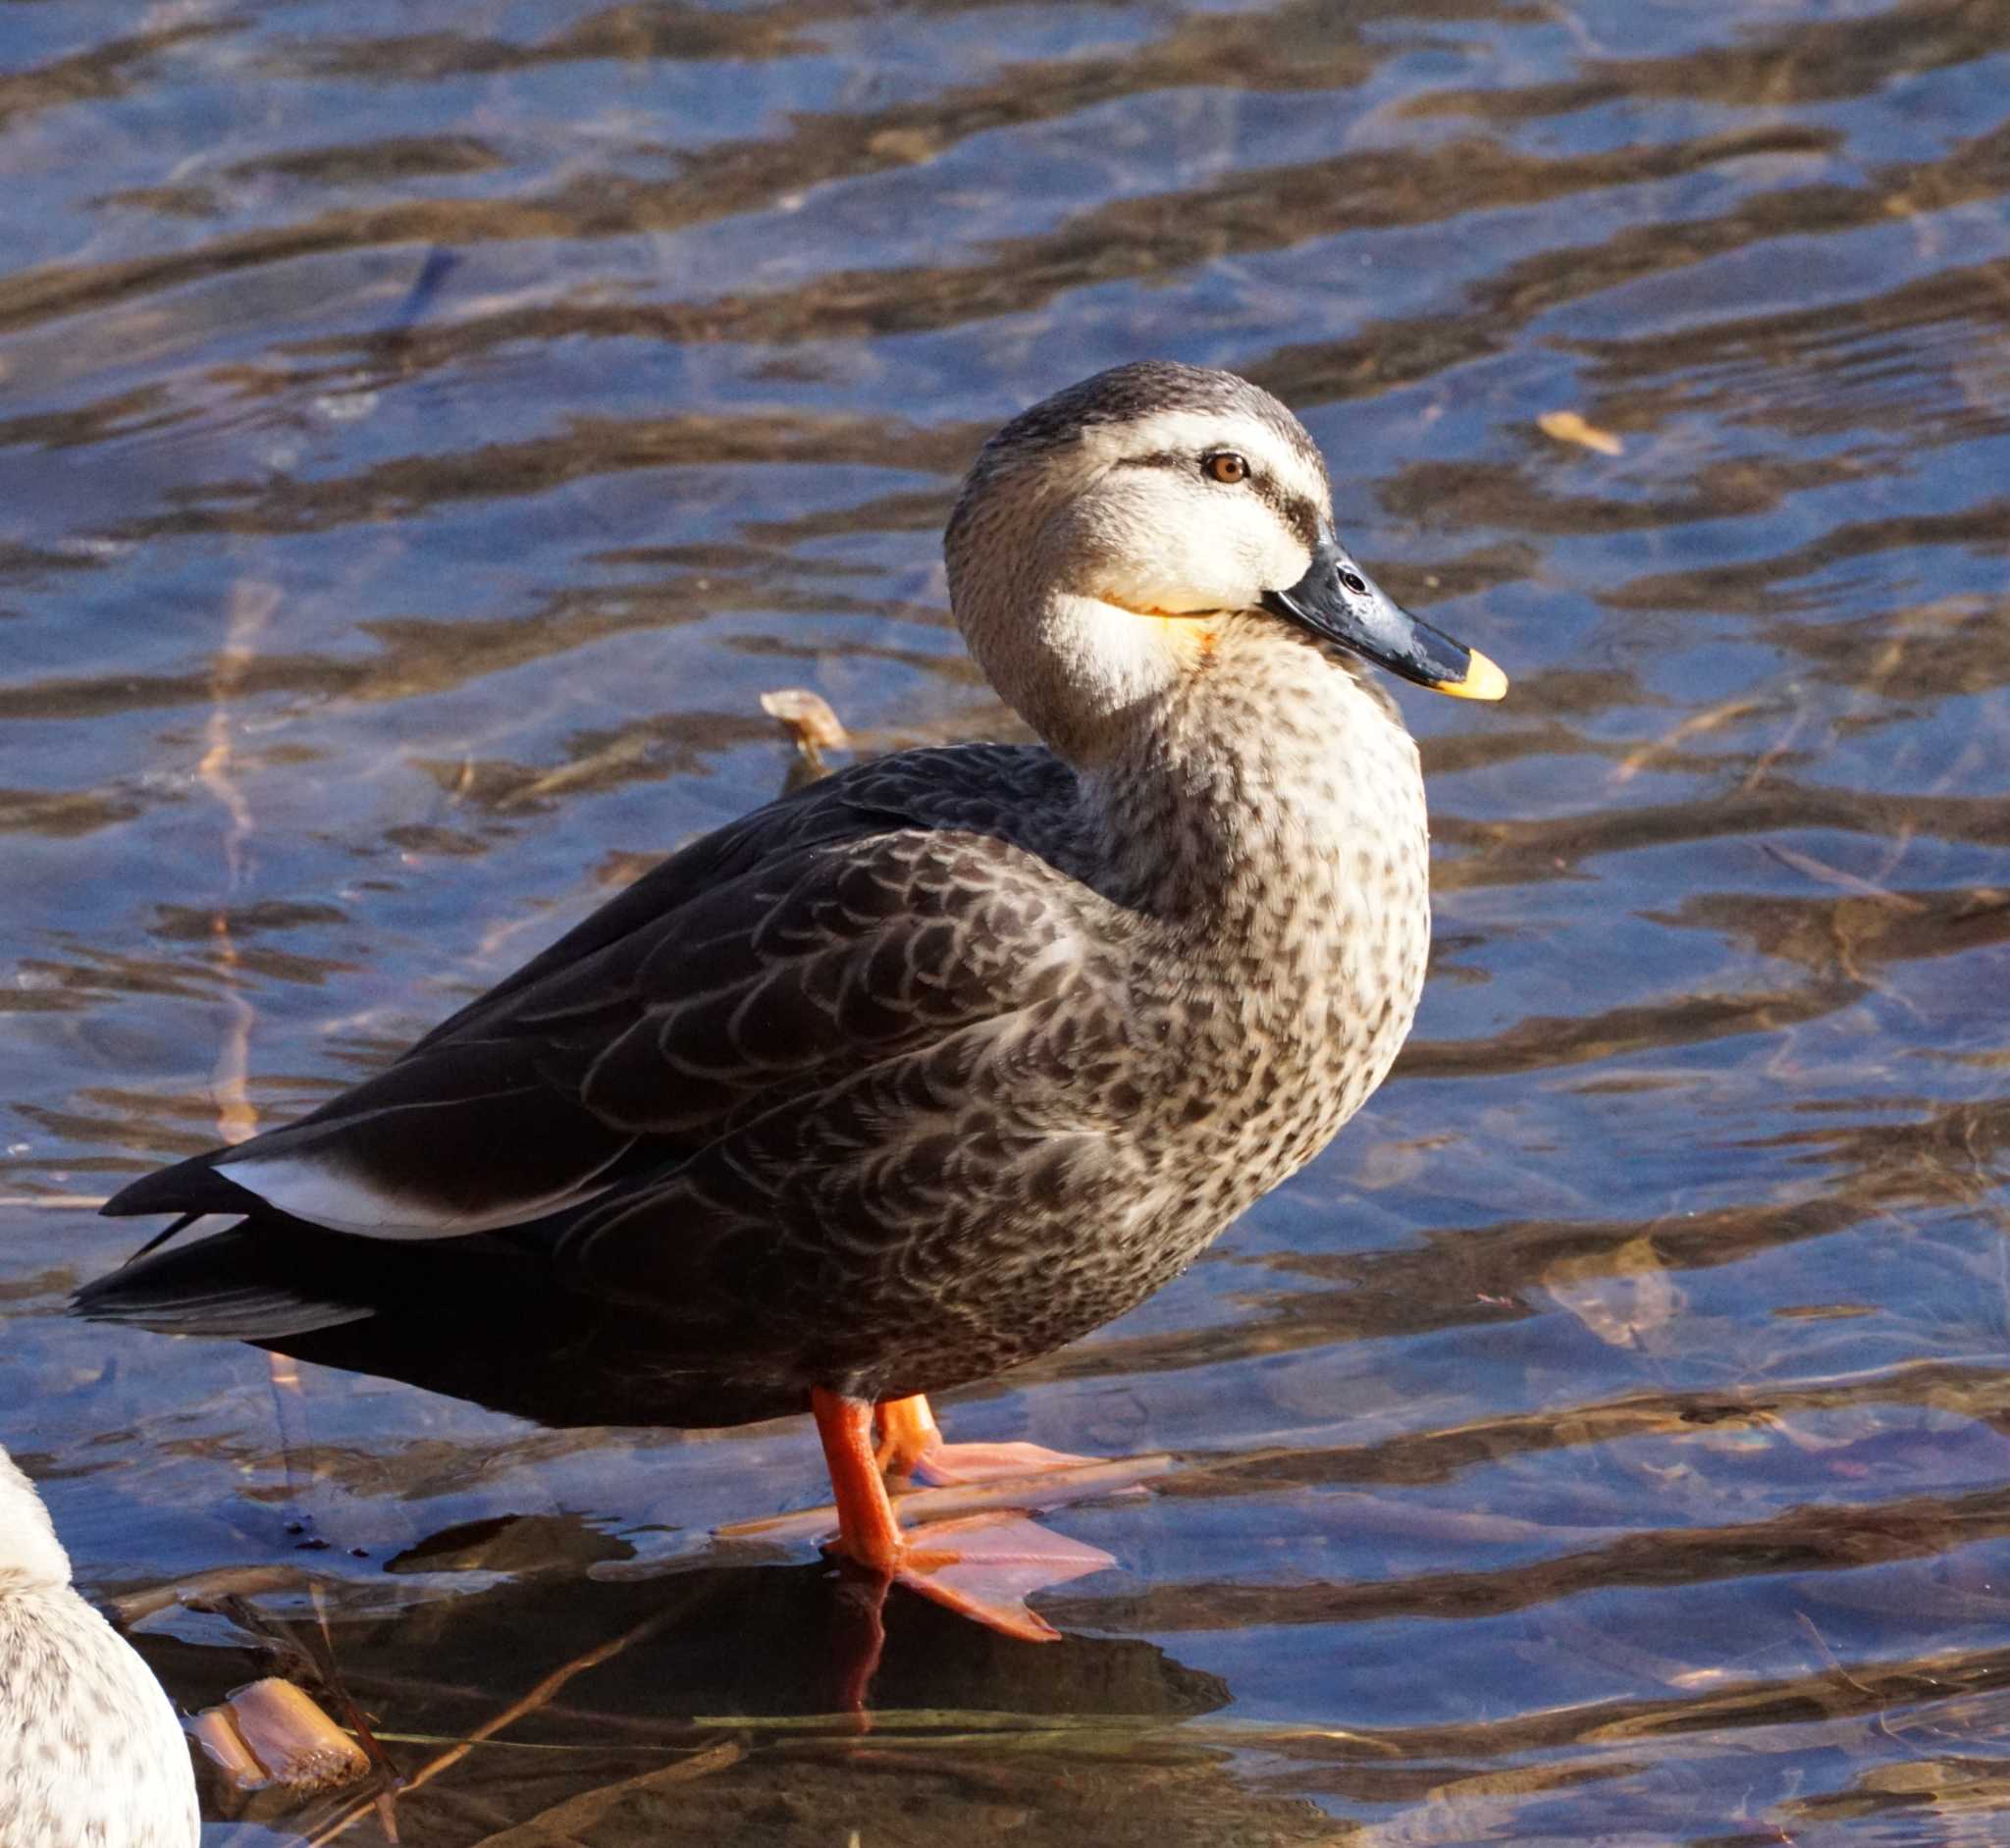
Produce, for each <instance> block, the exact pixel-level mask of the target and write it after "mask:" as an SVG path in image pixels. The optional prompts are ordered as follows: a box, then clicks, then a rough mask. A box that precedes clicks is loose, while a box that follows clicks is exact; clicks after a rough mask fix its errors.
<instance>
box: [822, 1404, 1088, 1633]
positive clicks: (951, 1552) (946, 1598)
mask: <svg viewBox="0 0 2010 1848" xmlns="http://www.w3.org/2000/svg"><path fill="white" fill-rule="evenodd" d="M890 1403H891V1404H892V1406H893V1407H895V1409H894V1410H893V1413H892V1416H891V1418H890V1419H889V1420H887V1424H886V1429H887V1443H888V1446H889V1447H890V1448H891V1450H892V1451H893V1452H894V1453H896V1454H900V1453H904V1452H903V1449H902V1447H903V1443H904V1441H912V1439H913V1437H914V1435H915V1434H916V1433H918V1432H920V1431H921V1430H923V1429H924V1428H926V1430H927V1431H928V1432H934V1430H935V1421H934V1419H933V1418H931V1417H929V1415H928V1408H927V1401H926V1399H919V1398H917V1399H895V1400H892V1401H890ZM810 1409H811V1411H812V1412H813V1413H814V1414H815V1416H816V1419H817V1435H818V1437H819V1438H820V1439H821V1440H822V1442H823V1460H824V1462H825V1464H826V1465H827V1466H828V1468H829V1470H830V1487H831V1492H832V1500H833V1501H834V1502H835V1503H836V1505H837V1538H836V1540H835V1541H834V1542H833V1543H831V1546H832V1551H833V1552H836V1553H840V1554H842V1555H843V1556H844V1557H845V1558H848V1559H850V1560H851V1561H852V1562H853V1563H854V1564H855V1565H857V1566H859V1567H861V1568H862V1569H863V1570H865V1571H868V1572H871V1573H873V1575H874V1576H875V1577H877V1578H879V1579H881V1580H882V1581H883V1580H886V1579H890V1578H897V1579H898V1580H899V1581H900V1582H901V1583H902V1584H903V1585H905V1586H907V1587H908V1588H909V1589H910V1590H913V1591H917V1592H920V1593H921V1595H922V1596H923V1597H924V1598H929V1599H932V1600H934V1602H935V1603H936V1604H939V1605H946V1606H947V1607H948V1608H949V1609H950V1610H955V1611H958V1612H960V1613H961V1614H962V1615H964V1616H967V1617H972V1618H975V1619H976V1620H977V1621H978V1622H979V1623H982V1624H984V1625H986V1626H987V1627H988V1628H990V1629H994V1630H997V1631H999V1632H1001V1633H1002V1634H1004V1635H1006V1636H1013V1637H1018V1638H1020V1639H1021V1640H1022V1641H1025V1642H1030V1643H1044V1642H1051V1641H1052V1640H1053V1639H1054V1638H1055V1636H1056V1635H1057V1634H1058V1632H1057V1631H1056V1630H1055V1629H1054V1627H1053V1626H1052V1625H1051V1624H1049V1623H1048V1622H1046V1621H1045V1620H1044V1619H1043V1618H1040V1617H1037V1616H1035V1615H1034V1614H1033V1613H1032V1612H1031V1610H1028V1609H1027V1608H1026V1603H1025V1599H1026V1594H1027V1593H1028V1592H1030V1591H1033V1590H1037V1589H1039V1588H1040V1587H1043V1586H1047V1585H1064V1584H1066V1583H1067V1582H1068V1581H1069V1580H1070V1579H1074V1578H1080V1577H1081V1576H1082V1575H1083V1574H1084V1572H1095V1571H1100V1570H1101V1569H1102V1568H1103V1567H1104V1566H1106V1565H1108V1564H1110V1563H1111V1559H1110V1556H1109V1555H1108V1554H1107V1553H1104V1552H1103V1551H1102V1550H1101V1549H1100V1548H1099V1547H1089V1546H1084V1545H1083V1544H1082V1543H1081V1542H1080V1541H1075V1540H1068V1539H1065V1538H1064V1537H1063V1536H1061V1535H1059V1534H1052V1533H1048V1532H1047V1531H1046V1530H1045V1529H1044V1528H1041V1527H1039V1526H1036V1525H1035V1524H1034V1523H1033V1522H1031V1521H1030V1520H1028V1519H1026V1518H1025V1516H1023V1515H1021V1514H1018V1513H1016V1512H1009V1511H1001V1512H998V1513H987V1514H975V1515H966V1516H964V1517H962V1518H961V1519H958V1520H947V1521H937V1522H935V1523H933V1524H932V1525H930V1526H927V1527H924V1528H922V1529H920V1530H919V1532H918V1534H917V1535H916V1537H915V1540H919V1541H920V1543H921V1544H919V1545H917V1544H915V1540H911V1539H910V1538H909V1537H908V1536H907V1535H905V1534H903V1533H902V1532H901V1530H900V1523H899V1521H898V1520H896V1519H895V1518H894V1513H893V1503H892V1501H891V1500H890V1499H889V1498H888V1496H887V1494H886V1484H885V1481H884V1480H883V1479H882V1478H881V1476H880V1474H879V1459H878V1456H877V1455H876V1454H875V1453H874V1452H873V1403H872V1401H871V1400H870V1399H847V1398H846V1397H845V1396H844V1395H843V1394H841V1393H833V1392H830V1391H828V1390H826V1389H825V1388H823V1387H815V1388H813V1389H812V1390H811V1393H810ZM880 1409H881V1412H882V1416H883V1414H884V1412H885V1409H886V1408H885V1407H881V1408H880ZM924 1421H926V1425H924ZM935 1436H936V1439H937V1442H936V1444H935V1446H934V1447H933V1449H934V1450H935V1451H936V1452H939V1451H941V1450H943V1449H946V1448H948V1447H947V1446H944V1445H942V1444H941V1443H940V1434H939V1433H935Z"/></svg>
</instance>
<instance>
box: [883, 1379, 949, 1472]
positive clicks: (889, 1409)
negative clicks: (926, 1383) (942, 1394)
mask: <svg viewBox="0 0 2010 1848" xmlns="http://www.w3.org/2000/svg"><path fill="white" fill-rule="evenodd" d="M941 1448H942V1427H941V1426H940V1425H938V1424H937V1423H936V1422H935V1414H934V1413H933V1412H932V1411H930V1410H929V1409H928V1399H927V1395H926V1394H925V1393H916V1394H915V1395H914V1396H913V1397H912V1398H910V1399H881V1400H880V1401H879V1451H878V1463H879V1467H880V1468H881V1469H884V1470H888V1471H890V1472H891V1473H892V1474H894V1475H896V1476H912V1475H913V1474H914V1473H915V1468H916V1466H917V1465H918V1464H919V1463H921V1462H922V1461H923V1460H924V1459H925V1458H926V1456H927V1454H928V1452H930V1451H936V1450H940V1449H941Z"/></svg>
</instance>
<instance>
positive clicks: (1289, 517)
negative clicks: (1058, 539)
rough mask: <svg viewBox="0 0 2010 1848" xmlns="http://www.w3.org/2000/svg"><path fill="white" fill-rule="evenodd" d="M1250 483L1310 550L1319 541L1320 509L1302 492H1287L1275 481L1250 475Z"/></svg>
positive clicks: (1306, 548)
mask: <svg viewBox="0 0 2010 1848" xmlns="http://www.w3.org/2000/svg"><path fill="white" fill-rule="evenodd" d="M1249 485H1250V486H1251V487H1252V488H1254V489H1255V490H1256V492H1257V493H1258V494H1260V495H1261V496H1262V497H1263V499H1264V502H1265V503H1266V504H1267V505H1268V506H1269V507H1270V509H1271V511H1272V512H1274V513H1275V514H1276V515H1277V517H1278V518H1279V519H1281V520H1282V521H1284V523H1285V524H1286V525H1287V526H1289V527H1290V528H1291V529H1292V531H1293V532H1294V533H1296V535H1297V536H1298V538H1299V539H1301V540H1302V541H1303V542H1304V546H1305V550H1306V551H1307V552H1310V551H1311V550H1312V549H1313V547H1315V546H1316V545H1318V543H1319V509H1318V508H1317V507H1315V506H1314V505H1313V504H1312V503H1311V502H1309V501H1307V500H1306V499H1305V497H1304V496H1303V495H1301V494H1286V493H1285V492H1284V490H1283V489H1281V488H1279V487H1278V485H1277V484H1276V483H1275V482H1274V481H1269V480H1266V479H1265V478H1263V477H1262V476H1258V475H1252V476H1250V477H1249Z"/></svg>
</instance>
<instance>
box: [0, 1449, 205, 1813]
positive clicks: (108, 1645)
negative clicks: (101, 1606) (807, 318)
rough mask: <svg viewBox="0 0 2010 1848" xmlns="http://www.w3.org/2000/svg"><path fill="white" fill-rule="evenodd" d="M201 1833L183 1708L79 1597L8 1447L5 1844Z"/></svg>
mask: <svg viewBox="0 0 2010 1848" xmlns="http://www.w3.org/2000/svg"><path fill="white" fill-rule="evenodd" d="M201 1835H202V1824H201V1821H200V1818H199V1817H198V1815H197V1812H196V1802H195V1773H194V1768H193V1765H192V1763H191V1761H190V1759H189V1756H188V1744H187V1740H186V1739H185V1737H184V1735H183V1732H182V1726H181V1722H180V1721H179V1720H178V1719H177V1718H176V1717H175V1710H174V1709H173V1708H172V1707H171V1706H169V1704H168V1697H167V1695H166V1694H165V1693H163V1692H162V1690H161V1684H160V1683H159V1682H158V1681H156V1680H155V1679H154V1678H153V1673H152V1671H151V1670H150V1669H149V1668H148V1667H147V1665H146V1663H143V1662H142V1661H140V1659H139V1655H138V1652H137V1651H135V1650H134V1649H133V1647H132V1644H131V1643H129V1642H127V1641H126V1639H125V1638H124V1637H122V1636H121V1635H120V1634H119V1633H118V1632H117V1631H116V1630H114V1629H113V1628H112V1626H111V1625H110V1624H109V1623H107V1622H106V1621H105V1619H104V1618H103V1617H102V1616H100V1615H99V1614H98V1613H97V1611H95V1610H92V1609H91V1607H90V1606H89V1605H88V1604H86V1603H85V1602H84V1600H83V1599H82V1598H81V1597H80V1596H79V1594H78V1592H77V1591H76V1589H75V1588H74V1587H73V1586H72V1584H71V1582H70V1556H69V1555H68V1554H67V1553H65V1552H64V1550H63V1543H62V1542H61V1541H60V1540H58V1539H57V1538H56V1529H55V1525H54V1523H53V1522H52V1521H51V1520H50V1519H49V1510H48V1509H47V1507H45V1506H44V1505H43V1504H42V1498H41V1497H40V1496H39V1495H37V1494H36V1493H35V1486H34V1484H33V1483H32V1482H30V1481H29V1480H28V1478H27V1476H26V1474H25V1473H24V1472H23V1470H22V1469H21V1467H20V1465H19V1464H17V1463H16V1462H15V1460H14V1458H13V1457H12V1456H10V1455H9V1454H8V1453H7V1452H6V1451H5V1450H4V1449H0V1842H4V1843H6V1844H7V1848H77V1845H78V1844H79V1843H86V1842H87V1843H89V1844H91V1848H195V1844H196V1843H197V1842H198V1841H199V1840H200V1839H201Z"/></svg>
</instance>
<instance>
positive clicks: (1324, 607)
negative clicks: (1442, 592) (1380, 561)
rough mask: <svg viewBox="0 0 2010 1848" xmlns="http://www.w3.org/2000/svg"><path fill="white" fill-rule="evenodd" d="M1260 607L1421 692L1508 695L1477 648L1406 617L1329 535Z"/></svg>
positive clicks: (1501, 676) (1491, 697) (1484, 696)
mask: <svg viewBox="0 0 2010 1848" xmlns="http://www.w3.org/2000/svg"><path fill="white" fill-rule="evenodd" d="M1263 607H1264V608H1266V609H1269V610H1272V611H1274V612H1275V613H1276V614H1278V615H1280V616H1283V617H1285V618H1286V619H1287V620H1288V621H1291V622H1296V624H1297V625H1298V626H1299V627H1300V628H1304V629H1310V630H1311V631H1312V633H1313V634H1314V635H1318V636H1323V637H1325V639H1326V640H1327V641H1329V642H1338V643H1339V644H1340V645H1341V647H1343V648H1347V649H1351V650H1352V651H1353V652H1354V653H1355V654H1356V655H1364V656H1366V657H1367V659H1368V660H1372V661H1378V662H1380V663H1381V665H1383V666H1384V667H1387V668H1388V669H1389V670H1390V671H1391V672H1392V673H1400V674H1401V675H1402V677H1403V678H1404V679H1405V680H1414V681H1415V682H1416V683H1417V685H1418V686H1420V687H1430V688H1431V689H1433V690H1434V691H1435V692H1438V693H1452V694H1455V695H1457V697H1458V698H1459V699H1462V700H1498V699H1499V698H1500V697H1501V696H1502V695H1503V694H1504V693H1506V692H1507V691H1508V676H1507V675H1506V674H1504V673H1503V672H1502V671H1501V670H1500V668H1498V667H1496V666H1495V665H1494V663H1493V662H1492V661H1490V660H1488V659H1487V658H1486V657H1485V656H1484V655H1482V654H1481V653H1480V652H1479V650H1478V649H1476V648H1467V647H1466V646H1465V644H1464V643H1463V642H1455V641H1454V640H1453V639H1452V638H1451V636H1449V635H1447V634H1446V633H1445V631H1444V630H1443V629H1434V628H1432V627H1431V625H1430V624H1429V623H1428V622H1423V621H1420V620H1419V619H1418V618H1417V617H1415V616H1413V615H1411V614H1410V613H1409V611H1408V610H1407V609H1405V608H1403V607H1402V605H1401V604H1399V603H1398V602H1397V601H1396V599H1395V598H1393V597H1391V596H1390V595H1389V594H1388V593H1387V592H1386V591H1384V590H1382V589H1381V588H1380V587H1379V586H1378V585H1377V584H1376V583H1375V580H1374V579H1373V578H1371V577H1370V576H1369V575H1368V574H1367V573H1366V572H1365V571H1363V570H1362V569H1361V567H1360V566H1359V565H1357V564H1356V563H1355V562H1354V561H1353V560H1352V559H1351V558H1349V556H1348V555H1347V554H1346V553H1345V552H1343V551H1342V550H1341V548H1340V544H1339V542H1338V541H1337V540H1335V539H1333V538H1332V537H1331V536H1328V537H1326V538H1323V539H1321V540H1320V542H1319V544H1318V545H1317V546H1316V547H1315V548H1314V549H1313V552H1312V564H1311V568H1310V569H1309V570H1307V571H1306V573H1305V575H1304V576H1303V577H1301V578H1299V579H1298V581H1297V582H1296V584H1294V585H1293V586H1292V587H1291V589H1289V590H1282V591H1266V592H1265V593H1264V597H1263Z"/></svg>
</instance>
